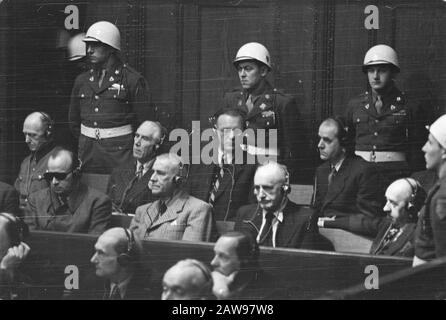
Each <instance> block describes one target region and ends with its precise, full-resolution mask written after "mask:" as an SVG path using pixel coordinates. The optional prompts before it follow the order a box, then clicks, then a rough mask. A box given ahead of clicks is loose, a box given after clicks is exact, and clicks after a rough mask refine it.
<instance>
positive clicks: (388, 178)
mask: <svg viewBox="0 0 446 320" xmlns="http://www.w3.org/2000/svg"><path fill="white" fill-rule="evenodd" d="M376 166H377V168H378V170H379V171H380V173H381V175H382V179H383V181H382V184H381V186H382V187H384V190H386V189H387V187H388V186H389V185H390V184H391V183H392V182H393V181H395V180H397V179H400V178H407V177H410V174H411V171H410V168H409V164H408V163H407V161H389V162H376Z"/></svg>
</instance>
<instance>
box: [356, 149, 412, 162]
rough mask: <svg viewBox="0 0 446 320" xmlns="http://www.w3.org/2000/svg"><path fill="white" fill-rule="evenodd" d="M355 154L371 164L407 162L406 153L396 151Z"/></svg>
mask: <svg viewBox="0 0 446 320" xmlns="http://www.w3.org/2000/svg"><path fill="white" fill-rule="evenodd" d="M355 154H356V155H358V156H360V157H361V158H363V159H364V160H365V161H369V162H392V161H406V155H405V154H404V152H396V151H355Z"/></svg>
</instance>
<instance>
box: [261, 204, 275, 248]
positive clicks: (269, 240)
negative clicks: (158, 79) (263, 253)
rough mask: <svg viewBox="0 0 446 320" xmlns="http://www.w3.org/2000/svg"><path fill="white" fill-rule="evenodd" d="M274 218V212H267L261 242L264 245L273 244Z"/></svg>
mask: <svg viewBox="0 0 446 320" xmlns="http://www.w3.org/2000/svg"><path fill="white" fill-rule="evenodd" d="M273 218H274V213H272V212H267V213H266V215H265V225H264V226H263V229H262V233H261V234H260V238H259V244H260V245H264V246H270V247H272V246H273V231H272V229H273V224H272V222H273Z"/></svg>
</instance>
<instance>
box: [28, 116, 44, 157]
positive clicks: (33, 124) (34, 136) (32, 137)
mask: <svg viewBox="0 0 446 320" xmlns="http://www.w3.org/2000/svg"><path fill="white" fill-rule="evenodd" d="M48 126H49V121H48V119H46V118H45V117H44V116H43V114H42V113H40V112H33V113H31V114H30V115H28V116H27V117H26V119H25V121H24V122H23V134H24V135H25V142H26V144H27V145H28V148H29V150H30V151H37V150H38V149H39V148H40V147H41V146H42V145H43V144H44V143H46V142H47V141H48V139H49V138H48V137H47V134H46V131H47V130H48Z"/></svg>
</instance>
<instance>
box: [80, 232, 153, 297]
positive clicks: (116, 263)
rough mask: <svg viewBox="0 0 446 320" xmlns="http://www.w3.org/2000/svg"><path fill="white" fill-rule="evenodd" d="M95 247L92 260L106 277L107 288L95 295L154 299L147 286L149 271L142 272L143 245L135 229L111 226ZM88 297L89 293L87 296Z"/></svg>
mask: <svg viewBox="0 0 446 320" xmlns="http://www.w3.org/2000/svg"><path fill="white" fill-rule="evenodd" d="M94 248H95V253H94V255H93V257H92V258H91V263H92V264H93V265H94V266H95V270H96V271H95V273H96V276H97V277H99V278H101V279H102V280H103V285H104V286H103V288H104V289H103V290H100V292H99V293H98V294H97V295H96V296H94V297H93V298H97V299H102V300H140V299H149V298H151V296H150V292H149V290H148V289H146V288H145V287H146V286H147V285H148V282H147V280H148V273H144V272H143V271H142V266H141V244H140V243H139V241H138V240H137V239H135V237H134V235H133V232H132V231H130V230H128V229H124V228H112V229H109V230H107V231H105V232H104V233H103V234H102V235H101V236H100V237H99V238H98V241H97V242H96V244H95V246H94ZM88 296H89V293H88V292H87V293H86V296H85V297H88ZM85 297H84V298H85ZM152 298H154V297H152Z"/></svg>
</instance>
